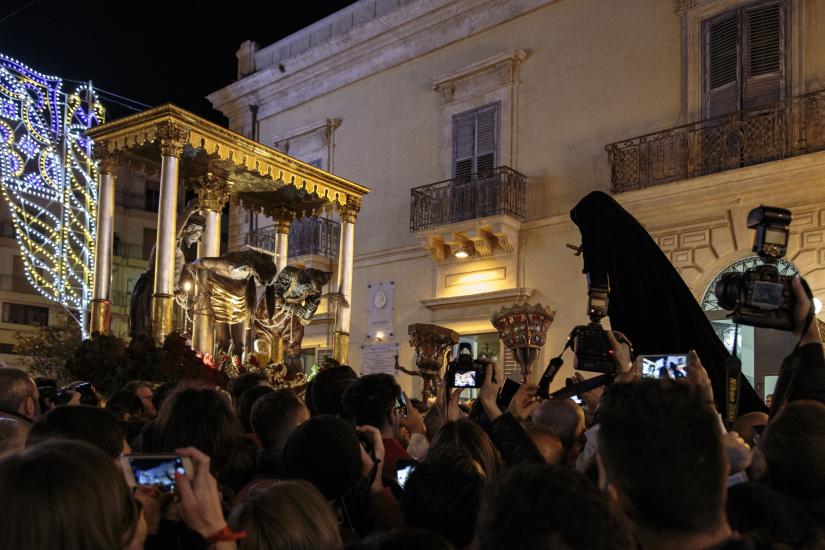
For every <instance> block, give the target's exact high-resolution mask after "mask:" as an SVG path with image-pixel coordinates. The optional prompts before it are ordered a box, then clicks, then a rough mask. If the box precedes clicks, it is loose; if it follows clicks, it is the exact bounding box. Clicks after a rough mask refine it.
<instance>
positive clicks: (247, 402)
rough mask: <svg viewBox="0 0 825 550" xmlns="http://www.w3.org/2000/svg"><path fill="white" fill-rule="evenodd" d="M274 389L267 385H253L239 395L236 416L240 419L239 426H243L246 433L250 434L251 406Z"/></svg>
mask: <svg viewBox="0 0 825 550" xmlns="http://www.w3.org/2000/svg"><path fill="white" fill-rule="evenodd" d="M274 391H275V390H273V389H272V388H270V387H269V386H255V387H254V388H252V389H250V390H246V391H245V392H244V393H243V395H241V397H240V399H238V406H237V407H236V408H237V410H238V418H240V420H241V426H242V427H243V432H244V433H246V434H251V433H252V432H253V430H252V424H250V422H249V421H250V417H251V415H252V407H254V406H255V403H257V402H258V400H259V399H260V398H261V397H263V396H265V395H267V394H270V393H273V392H274Z"/></svg>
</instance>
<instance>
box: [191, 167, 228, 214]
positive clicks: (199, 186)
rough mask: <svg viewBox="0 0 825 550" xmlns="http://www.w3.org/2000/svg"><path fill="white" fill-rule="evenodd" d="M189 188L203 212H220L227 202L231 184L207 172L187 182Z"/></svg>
mask: <svg viewBox="0 0 825 550" xmlns="http://www.w3.org/2000/svg"><path fill="white" fill-rule="evenodd" d="M188 184H189V187H191V188H192V189H194V190H195V192H196V193H197V194H198V204H199V205H200V207H201V208H202V209H204V210H211V211H213V212H220V211H221V210H223V205H224V204H226V201H228V200H229V192H230V190H231V188H232V182H230V181H229V180H228V179H226V178H222V177H220V176H216V175H215V174H213V173H211V172H207V173H206V174H204V175H202V176H198V177H196V178H192V179H190V180H189V181H188Z"/></svg>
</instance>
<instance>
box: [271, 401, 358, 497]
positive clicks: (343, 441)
mask: <svg viewBox="0 0 825 550" xmlns="http://www.w3.org/2000/svg"><path fill="white" fill-rule="evenodd" d="M281 470H282V471H283V477H285V478H286V479H303V480H306V481H309V482H310V483H312V484H313V485H315V487H316V488H317V489H318V490H319V491H321V494H323V495H324V497H326V499H327V500H334V499H336V498H339V497H343V496H345V495H348V494H350V493H351V492H352V491H353V490H354V488H355V486H356V485H357V483H358V481H359V480H360V479H361V478H362V473H361V445H360V443H359V441H358V436H357V435H356V434H355V429H354V428H353V427H352V426H351V425H350V424H348V423H347V422H345V421H344V420H341V419H340V418H338V417H335V416H330V415H318V416H313V417H312V418H310V419H309V420H308V421H306V422H305V423H303V424H302V425H301V426H298V427H297V428H296V429H295V431H294V432H292V435H291V436H289V439H288V440H287V442H286V445H285V446H284V452H283V454H282V458H281Z"/></svg>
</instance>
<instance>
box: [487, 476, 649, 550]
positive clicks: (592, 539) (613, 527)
mask: <svg viewBox="0 0 825 550" xmlns="http://www.w3.org/2000/svg"><path fill="white" fill-rule="evenodd" d="M476 543H477V544H476V548H478V549H479V550H493V549H497V548H522V549H525V550H539V549H541V548H602V549H614V548H615V549H616V550H619V549H624V548H633V547H634V545H633V543H632V539H631V536H630V534H629V530H628V527H627V525H626V524H625V522H624V521H623V518H622V517H621V514H620V513H619V512H618V510H616V508H615V506H614V505H613V503H611V502H610V500H609V498H608V497H607V496H606V495H605V494H604V493H602V492H600V491H599V490H598V489H596V488H595V487H594V486H593V485H591V484H590V482H589V481H587V480H586V479H585V478H584V477H583V476H581V475H580V474H578V473H576V472H572V471H570V470H566V469H563V468H559V467H556V466H547V465H543V464H521V465H518V466H516V467H514V468H512V469H510V470H509V471H508V472H507V473H505V474H504V476H502V477H501V478H500V479H499V480H498V481H497V482H496V483H495V484H493V485H492V486H491V487H490V488H489V489H488V490H487V491H486V492H485V494H484V498H483V499H482V504H481V511H480V512H479V516H478V524H477V527H476Z"/></svg>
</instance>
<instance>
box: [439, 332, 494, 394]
mask: <svg viewBox="0 0 825 550" xmlns="http://www.w3.org/2000/svg"><path fill="white" fill-rule="evenodd" d="M485 368H486V364H485V363H483V362H481V361H478V360H477V359H473V346H472V345H471V344H469V343H467V342H462V343H460V344H459V345H458V356H457V357H456V358H455V359H453V360H452V361H450V362H449V363H448V364H447V376H446V379H447V386H449V387H451V388H480V387H481V386H483V385H484V370H485Z"/></svg>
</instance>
